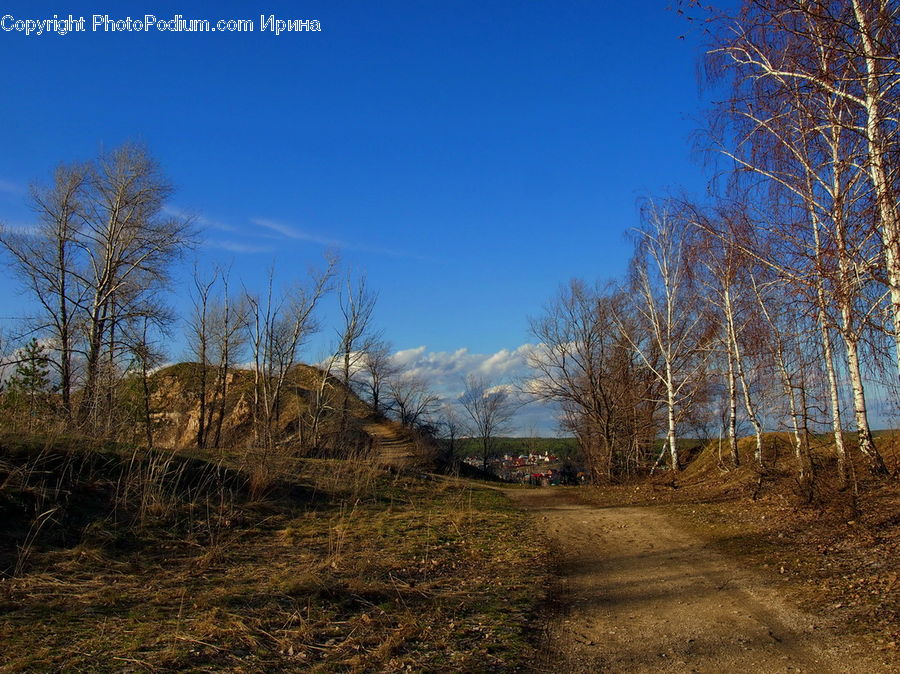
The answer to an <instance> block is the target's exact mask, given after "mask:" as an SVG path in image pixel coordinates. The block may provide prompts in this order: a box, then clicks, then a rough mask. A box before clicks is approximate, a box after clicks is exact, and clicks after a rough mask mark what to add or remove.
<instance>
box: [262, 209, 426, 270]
mask: <svg viewBox="0 0 900 674" xmlns="http://www.w3.org/2000/svg"><path fill="white" fill-rule="evenodd" d="M250 222H251V223H253V224H254V225H256V226H257V227H261V228H263V229H266V230H269V231H270V232H275V233H276V234H279V235H281V236H282V237H284V238H286V239H294V240H296V241H309V242H310V243H316V244H319V245H320V246H326V247H329V248H343V249H344V250H356V251H360V252H363V253H374V254H375V255H388V256H390V257H404V258H410V259H415V260H424V259H425V258H424V257H422V256H421V255H416V254H415V253H409V252H406V251H402V250H394V249H392V248H383V247H380V246H373V245H370V244H368V243H364V242H358V241H356V242H349V241H342V240H341V239H334V238H331V237H327V236H322V235H321V234H317V233H314V232H307V231H304V230H302V229H298V228H297V227H294V226H292V225H287V224H284V223H282V222H277V221H275V220H269V219H268V218H251V219H250Z"/></svg>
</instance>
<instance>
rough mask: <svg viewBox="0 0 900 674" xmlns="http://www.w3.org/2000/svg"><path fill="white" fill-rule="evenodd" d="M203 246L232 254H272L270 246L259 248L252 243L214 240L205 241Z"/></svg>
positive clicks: (273, 250)
mask: <svg viewBox="0 0 900 674" xmlns="http://www.w3.org/2000/svg"><path fill="white" fill-rule="evenodd" d="M203 244H204V245H205V246H207V247H209V248H220V249H222V250H227V251H231V252H232V253H248V254H249V253H274V252H275V249H274V248H273V247H272V246H259V245H257V244H253V243H242V242H240V241H220V240H215V239H207V240H206V241H204V242H203Z"/></svg>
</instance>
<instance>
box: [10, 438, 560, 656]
mask: <svg viewBox="0 0 900 674" xmlns="http://www.w3.org/2000/svg"><path fill="white" fill-rule="evenodd" d="M51 454H52V452H51ZM24 456H25V455H23V454H17V453H15V452H13V453H12V454H11V455H7V456H5V457H4V459H3V460H4V462H5V464H4V465H5V466H6V468H7V469H9V468H10V467H13V466H14V465H19V466H21V465H25V464H26V463H27V461H25V462H23V457H24ZM167 460H169V459H167ZM93 461H94V462H89V463H90V466H91V470H89V471H88V470H82V469H81V468H78V466H76V463H77V462H75V463H72V464H71V467H70V468H69V469H67V470H68V473H67V474H69V475H70V476H74V478H75V479H73V480H68V481H66V480H63V481H62V482H61V484H63V483H64V484H63V487H62V491H64V492H66V493H67V494H68V495H67V496H66V497H65V498H62V499H61V500H60V502H61V503H64V504H65V507H64V508H63V510H65V511H66V512H65V513H64V514H63V515H61V516H60V517H58V518H57V520H56V521H55V522H51V523H48V524H47V525H45V526H44V527H43V528H42V530H41V533H40V535H37V536H35V537H34V540H33V542H32V546H31V549H30V554H29V556H28V558H27V560H25V562H23V564H22V565H21V568H20V569H19V573H17V574H15V575H13V574H11V573H10V574H8V575H6V576H5V577H3V578H2V580H0V642H2V643H3V649H2V652H0V671H54V670H56V671H223V670H224V671H260V672H262V671H266V672H268V671H288V670H290V671H294V670H309V671H322V672H325V671H359V672H363V671H365V672H369V671H401V670H404V669H405V670H407V671H410V670H411V671H447V670H454V671H485V670H491V671H513V670H516V669H518V668H519V667H520V666H522V665H523V663H524V662H526V661H527V660H528V659H529V658H530V657H531V655H532V651H531V646H530V645H529V644H528V641H527V638H526V627H527V623H528V621H529V619H530V618H531V617H532V612H533V610H534V606H535V604H536V603H537V602H538V601H539V600H540V599H541V595H542V591H541V589H540V588H541V587H542V586H543V583H542V581H543V574H544V570H543V566H542V565H541V564H540V562H539V560H538V555H537V553H536V551H535V545H534V543H533V542H532V541H530V540H529V539H527V538H525V537H523V536H522V535H521V532H522V531H524V530H526V529H527V522H526V521H525V520H524V517H525V516H524V515H522V514H521V513H519V512H516V511H514V510H513V509H511V507H510V506H508V505H507V504H506V502H505V500H504V499H503V497H502V496H501V495H499V494H497V493H496V492H492V491H489V490H481V489H477V488H472V487H470V486H462V485H459V484H451V483H445V482H439V481H433V480H425V479H418V478H413V477H396V476H391V475H388V474H386V473H383V472H381V471H375V470H373V469H368V470H364V468H363V467H361V466H359V465H354V464H350V463H348V462H339V461H324V460H318V461H316V460H300V459H292V460H290V461H289V462H286V463H285V465H283V466H281V467H280V469H279V473H278V475H277V476H275V477H274V478H272V479H271V480H270V481H269V482H268V484H267V488H266V490H265V492H264V495H262V496H260V495H259V494H258V493H254V491H253V490H252V489H251V487H250V486H249V485H248V479H247V478H246V477H245V478H244V481H243V482H241V481H240V479H239V478H240V475H241V473H240V472H239V471H236V470H232V469H228V468H227V467H226V466H224V465H221V463H220V464H216V465H214V468H211V469H210V471H212V472H207V473H205V472H204V471H203V470H201V467H202V462H200V460H199V459H191V460H190V462H189V463H188V464H187V465H188V466H189V467H188V468H183V469H182V468H181V466H182V465H184V463H185V461H186V460H185V459H183V457H181V458H179V457H175V458H173V459H171V462H170V464H169V466H168V468H167V469H166V471H165V472H166V474H168V475H169V476H170V477H174V476H177V479H178V487H177V488H175V487H174V486H173V485H171V484H169V486H170V487H172V488H171V489H169V491H168V492H166V494H168V496H167V498H164V499H162V501H163V502H164V504H165V507H164V508H162V509H161V510H160V511H159V512H156V511H155V510H154V509H153V508H145V507H144V506H143V505H142V500H141V499H140V498H135V499H133V500H132V501H131V502H128V503H126V502H121V501H117V495H120V494H121V493H122V491H121V489H120V488H117V487H116V485H117V483H118V482H120V481H121V480H122V479H123V478H122V472H121V468H122V465H123V463H127V462H130V461H132V459H131V457H127V456H126V455H119V461H118V462H117V461H116V459H115V458H112V457H106V458H104V459H103V460H102V461H100V463H96V457H95V459H94V460H93ZM224 463H225V464H226V465H227V464H228V461H227V460H226V461H225V462H224ZM210 465H212V464H210ZM45 468H46V466H45ZM288 468H289V470H290V474H292V475H294V476H299V477H294V478H288V477H287V474H286V473H285V472H284V470H285V469H288ZM141 470H144V471H146V470H161V468H160V466H158V465H157V466H156V467H154V466H153V465H152V462H148V463H146V464H142V468H141ZM213 473H215V474H216V475H219V479H218V481H216V480H212V479H209V478H208V475H210V474H213ZM10 474H11V473H10V472H9V471H7V473H6V475H7V477H8V476H9V475H10ZM79 475H80V476H82V477H83V478H84V479H83V480H81V479H80V478H79V477H78V476H79ZM57 479H58V478H57ZM0 480H2V475H0ZM223 484H226V485H228V487H227V490H226V489H223V488H221V486H222V485H223ZM21 486H22V485H21V484H20V487H21ZM17 493H18V494H19V496H21V494H22V490H21V489H19V490H18V492H17ZM61 493H62V492H61ZM10 494H12V490H11V489H10V490H9V491H8V493H7V494H6V495H5V496H10ZM91 495H92V497H93V498H92V499H91V498H88V496H91ZM46 496H47V499H49V494H47V495H46ZM22 498H23V499H24V500H23V503H26V505H28V504H31V501H29V500H28V499H27V498H25V497H24V496H22ZM47 499H45V501H46V500H47ZM6 505H7V506H9V505H10V504H9V503H7V504H6ZM105 506H111V507H105ZM29 507H30V505H29ZM145 510H146V512H144V514H143V516H140V517H139V516H138V515H139V514H140V513H141V512H142V511H145ZM70 511H71V512H70ZM74 511H78V512H77V513H76V512H74ZM10 512H11V510H10ZM0 514H2V513H0ZM76 514H77V515H78V516H76ZM72 525H75V526H74V529H73V526H72ZM22 528H23V527H19V528H18V529H16V530H15V531H11V532H7V533H8V537H7V538H4V539H2V540H3V541H5V542H8V541H10V540H12V539H13V538H14V537H15V536H19V539H21V534H22V531H21V529H22ZM24 528H25V529H27V527H24ZM64 529H65V531H63V530H64ZM10 571H12V568H10Z"/></svg>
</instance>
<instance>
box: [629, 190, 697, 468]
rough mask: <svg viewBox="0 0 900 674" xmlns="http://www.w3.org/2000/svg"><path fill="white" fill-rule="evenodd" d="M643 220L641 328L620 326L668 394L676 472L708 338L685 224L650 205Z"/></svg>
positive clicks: (638, 274)
mask: <svg viewBox="0 0 900 674" xmlns="http://www.w3.org/2000/svg"><path fill="white" fill-rule="evenodd" d="M643 215H644V224H643V226H642V227H641V228H640V229H639V230H637V231H636V233H635V247H636V252H635V257H634V260H633V262H632V267H631V273H632V287H633V289H634V292H635V294H636V295H637V296H638V297H639V298H640V299H639V301H637V302H636V303H635V306H636V310H637V314H638V317H639V322H638V326H639V327H637V329H635V328H633V327H629V326H626V325H621V330H622V334H623V335H624V336H625V338H626V339H627V341H628V342H629V344H630V345H631V347H632V348H633V349H634V350H635V352H636V353H637V354H638V355H639V357H640V359H641V361H642V362H643V364H644V365H645V366H646V367H647V368H648V369H649V370H650V371H651V372H652V373H653V375H654V376H655V377H656V379H657V380H658V381H659V382H660V384H661V385H662V388H663V390H664V399H663V402H664V404H665V409H666V417H667V431H666V444H665V448H666V449H667V450H668V454H669V459H670V461H669V465H670V467H671V469H672V470H673V471H676V472H677V471H678V470H679V468H680V465H679V459H678V445H677V420H678V416H679V409H680V407H681V406H683V405H686V404H687V403H688V402H689V401H690V399H691V397H692V395H693V394H694V393H695V392H696V390H697V385H698V383H699V382H700V377H699V375H700V374H701V373H702V372H703V370H704V368H705V366H706V362H707V360H708V357H709V354H708V352H707V351H706V342H707V341H708V340H709V334H708V332H707V328H706V325H705V320H704V319H705V317H704V315H703V312H702V311H701V309H700V307H698V306H697V303H696V301H695V299H696V298H695V296H694V295H692V294H691V293H690V292H689V288H688V280H689V279H688V273H687V260H686V258H685V252H686V251H685V247H684V231H685V223H684V222H683V221H682V220H680V219H678V218H677V217H676V216H675V215H674V214H673V213H671V212H669V211H668V210H666V209H664V208H657V206H656V205H655V204H653V203H652V202H651V203H648V204H647V205H646V207H645V208H644V211H643ZM660 457H662V454H660Z"/></svg>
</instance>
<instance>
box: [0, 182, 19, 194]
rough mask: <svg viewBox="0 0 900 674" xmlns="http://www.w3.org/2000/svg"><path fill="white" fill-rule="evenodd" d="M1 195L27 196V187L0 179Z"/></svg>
mask: <svg viewBox="0 0 900 674" xmlns="http://www.w3.org/2000/svg"><path fill="white" fill-rule="evenodd" d="M0 193H2V194H25V186H24V185H20V184H19V183H14V182H11V181H9V180H3V179H2V178H0Z"/></svg>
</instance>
